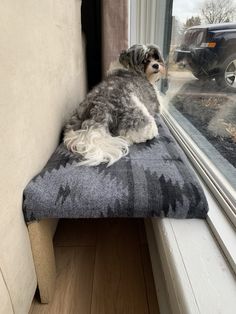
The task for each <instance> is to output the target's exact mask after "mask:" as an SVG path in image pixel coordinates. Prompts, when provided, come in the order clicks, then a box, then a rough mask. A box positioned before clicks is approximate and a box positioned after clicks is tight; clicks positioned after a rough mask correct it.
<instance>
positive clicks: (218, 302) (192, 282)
mask: <svg viewBox="0 0 236 314" xmlns="http://www.w3.org/2000/svg"><path fill="white" fill-rule="evenodd" d="M205 192H206V196H207V198H208V201H209V206H210V212H211V211H213V210H217V208H216V207H217V206H218V205H217V203H216V202H214V199H213V198H211V195H210V194H209V192H208V191H207V190H206V191H205ZM214 207H215V208H214ZM209 219H210V218H209ZM146 230H147V235H148V243H149V249H150V254H151V260H152V265H153V272H154V277H157V275H155V274H157V271H156V270H155V268H156V267H158V265H157V261H156V258H157V252H158V255H159V258H160V262H159V263H160V265H159V266H161V268H162V271H163V273H164V277H163V279H162V280H160V278H155V282H156V289H157V294H158V300H159V304H160V311H161V313H163V314H169V313H173V314H178V313H179V314H192V313H202V314H209V313H224V314H233V313H235V308H236V281H235V275H234V273H233V270H232V268H231V266H230V265H229V264H228V262H227V260H226V258H225V256H224V254H223V253H222V251H221V249H220V247H219V246H218V243H217V240H216V238H215V237H214V235H213V234H212V232H211V229H210V227H209V225H208V223H207V221H205V220H198V219H191V220H174V219H167V218H165V219H151V220H149V221H147V222H146ZM234 239H235V234H234ZM231 245H232V246H233V243H231ZM155 250H157V252H154V251H155ZM159 275H160V271H159ZM161 285H162V286H161ZM164 286H165V287H164ZM165 290H166V295H163V291H165ZM160 291H161V292H162V294H161V295H160ZM166 303H169V307H168V305H167V304H166Z"/></svg>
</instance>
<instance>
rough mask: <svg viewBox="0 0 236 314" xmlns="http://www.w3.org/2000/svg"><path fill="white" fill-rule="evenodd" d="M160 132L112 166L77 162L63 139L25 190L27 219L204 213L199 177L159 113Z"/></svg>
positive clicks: (205, 208) (203, 216)
mask: <svg viewBox="0 0 236 314" xmlns="http://www.w3.org/2000/svg"><path fill="white" fill-rule="evenodd" d="M157 125H158V129H159V134H160V136H159V137H158V138H156V139H153V140H151V141H148V142H146V143H142V144H137V145H133V146H131V147H130V153H129V154H128V155H127V156H126V157H124V158H122V159H120V160H119V161H118V162H117V163H115V164H114V165H112V166H110V167H109V168H107V167H106V165H100V166H97V167H86V166H78V165H77V162H78V160H80V157H79V156H76V155H74V154H71V153H70V152H68V151H67V149H66V148H65V147H64V146H63V144H61V145H60V146H59V147H58V148H57V149H56V151H55V152H54V153H53V155H52V157H51V158H50V160H49V161H48V163H47V164H46V166H45V167H44V168H43V170H42V171H41V172H40V173H39V174H38V175H37V176H36V177H35V178H34V179H33V180H32V181H31V182H30V183H29V184H28V185H27V187H26V188H25V191H24V207H23V210H24V216H25V220H26V221H27V222H29V221H32V220H40V219H43V218H99V217H171V218H205V217H206V214H207V210H208V206H207V202H206V199H205V196H204V194H203V191H202V189H201V187H200V185H199V182H198V180H197V178H196V176H195V174H194V172H193V170H192V168H191V165H190V164H189V161H188V160H187V158H186V156H185V155H184V153H183V151H182V150H181V149H180V147H179V146H178V144H177V143H176V141H175V140H174V138H173V137H172V135H171V134H170V132H169V130H168V128H167V127H166V125H165V124H164V122H163V121H162V119H161V117H157Z"/></svg>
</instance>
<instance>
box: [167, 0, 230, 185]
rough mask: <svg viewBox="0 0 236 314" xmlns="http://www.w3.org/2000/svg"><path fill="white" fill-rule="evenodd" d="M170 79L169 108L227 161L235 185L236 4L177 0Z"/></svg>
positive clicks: (220, 0) (206, 0)
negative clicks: (176, 112) (178, 114)
mask: <svg viewBox="0 0 236 314" xmlns="http://www.w3.org/2000/svg"><path fill="white" fill-rule="evenodd" d="M168 75H169V90H168V93H167V96H168V99H169V100H168V102H169V105H170V109H171V107H172V108H173V110H176V109H177V111H178V112H179V113H181V115H182V116H183V117H184V119H185V120H187V121H188V122H190V123H191V124H192V125H193V126H194V127H195V128H196V129H197V131H198V132H200V133H201V135H203V136H204V138H205V139H206V140H207V141H208V143H210V145H211V146H213V147H214V148H215V149H216V152H217V153H219V154H220V155H221V157H223V158H224V161H225V165H227V164H228V165H227V167H228V173H231V175H232V176H234V178H233V179H232V178H231V182H234V183H232V185H234V184H235V182H236V181H235V180H236V178H235V173H236V172H235V173H233V172H231V171H229V169H231V170H232V171H236V0H205V1H202V0H193V1H189V2H186V1H185V0H173V18H172V37H171V47H170V56H169V70H168ZM184 119H183V121H184ZM183 121H182V122H181V123H183ZM183 124H184V123H183ZM182 127H184V125H182ZM207 151H209V150H207V149H206V151H205V153H207ZM211 152H212V150H211ZM209 155H210V154H209ZM208 157H209V158H210V159H212V161H213V162H214V161H215V160H216V159H217V158H218V157H217V156H212V154H211V155H210V156H208ZM218 162H219V160H218ZM217 166H219V165H217ZM218 168H219V167H218ZM220 170H221V171H222V173H224V165H223V164H221V169H220ZM234 187H236V185H235V186H234Z"/></svg>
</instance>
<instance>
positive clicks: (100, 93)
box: [63, 45, 165, 166]
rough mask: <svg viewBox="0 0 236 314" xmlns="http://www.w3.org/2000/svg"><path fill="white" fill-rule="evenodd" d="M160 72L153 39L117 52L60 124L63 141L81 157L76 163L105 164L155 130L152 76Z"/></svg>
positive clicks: (156, 108) (150, 136)
mask: <svg viewBox="0 0 236 314" xmlns="http://www.w3.org/2000/svg"><path fill="white" fill-rule="evenodd" d="M164 72H165V65H164V60H163V57H162V55H161V53H160V50H159V48H158V47H157V46H155V45H134V46H132V47H130V48H129V49H127V50H124V51H122V52H121V54H120V56H119V61H118V62H115V63H113V65H112V67H111V69H110V70H109V72H108V75H107V77H106V78H105V79H104V80H103V81H102V82H101V83H100V84H98V85H97V86H96V87H94V88H93V89H92V90H91V91H90V92H89V93H88V95H87V97H86V98H85V99H84V101H83V102H82V103H81V104H80V105H79V106H78V108H77V109H76V111H75V113H74V114H73V116H72V117H71V119H70V120H69V121H68V122H67V123H66V125H65V127H64V139H63V141H64V144H65V146H66V147H67V149H68V150H69V151H71V152H73V153H76V154H80V155H81V156H82V157H83V160H82V161H80V162H79V163H78V164H79V165H86V166H97V165H99V164H101V163H107V166H110V165H112V164H113V163H115V162H116V161H118V160H119V159H120V158H121V157H123V156H125V155H127V154H128V152H129V146H130V145H132V144H134V143H141V142H145V141H147V140H151V139H153V138H154V137H156V136H157V135H158V129H157V125H156V123H155V119H154V117H155V115H156V114H157V113H158V112H159V107H160V104H159V101H158V98H157V90H156V87H155V82H156V81H158V80H159V79H160V76H161V75H163V74H164Z"/></svg>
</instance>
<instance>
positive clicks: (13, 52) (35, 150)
mask: <svg viewBox="0 0 236 314" xmlns="http://www.w3.org/2000/svg"><path fill="white" fill-rule="evenodd" d="M80 7H81V1H80V0H41V1H32V0H21V1H15V0H1V2H0V38H1V41H0V82H1V84H0V128H1V133H0V134H1V136H0V147H1V154H0V167H1V180H0V201H1V202H0V204H1V207H0V239H1V240H0V275H1V278H0V279H1V282H0V285H1V287H0V288H1V289H0V290H1V293H0V304H1V307H0V313H7V314H8V313H9V304H12V309H13V311H14V312H15V313H23V314H25V313H27V312H28V308H29V306H30V302H31V299H32V297H33V294H34V290H35V287H36V277H35V271H34V266H33V261H32V255H31V249H30V242H29V238H28V233H27V228H26V226H25V223H24V219H23V215H22V191H23V189H24V187H25V185H26V184H27V182H28V181H29V180H30V179H31V178H32V177H33V176H34V175H35V174H37V172H39V171H40V170H41V168H42V167H43V166H44V164H45V163H46V161H47V159H48V158H49V157H50V155H51V153H52V152H53V150H54V149H55V147H56V146H57V144H58V139H59V135H60V131H61V127H62V124H63V121H64V120H65V118H66V116H68V114H69V112H71V110H72V109H73V107H74V106H75V105H76V104H77V103H78V102H79V101H80V100H81V99H82V98H83V96H84V93H85V88H86V87H85V76H84V58H83V52H82V39H81V25H80V24H81V23H80Z"/></svg>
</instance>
